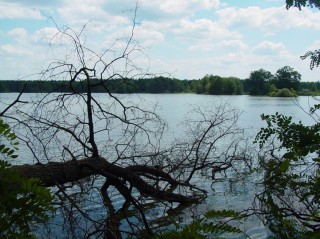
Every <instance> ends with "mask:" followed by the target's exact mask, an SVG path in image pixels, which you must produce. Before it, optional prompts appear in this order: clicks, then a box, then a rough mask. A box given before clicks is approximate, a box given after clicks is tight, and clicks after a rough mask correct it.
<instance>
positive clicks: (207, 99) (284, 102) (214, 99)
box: [0, 93, 317, 238]
mask: <svg viewBox="0 0 320 239" xmlns="http://www.w3.org/2000/svg"><path fill="white" fill-rule="evenodd" d="M16 96H17V94H12V93H8V94H1V95H0V101H1V102H3V103H10V102H12V100H14V99H15V97H16ZM33 96H35V94H24V95H23V96H22V100H29V99H30V97H33ZM117 96H118V97H119V98H122V99H123V100H124V102H126V101H127V102H131V101H132V102H138V100H141V99H143V100H144V101H145V103H146V105H149V106H150V107H152V105H154V104H158V108H157V112H158V113H159V114H160V115H161V116H162V117H163V118H164V119H165V120H166V121H167V122H168V126H169V130H168V135H170V134H171V135H175V136H177V135H178V136H182V135H181V132H182V131H183V127H182V126H181V125H180V123H181V122H182V121H183V120H184V119H185V116H186V114H187V112H188V111H189V110H190V109H191V107H192V105H206V106H208V107H210V105H213V104H216V103H219V102H221V101H222V102H227V103H228V104H229V105H230V106H231V107H233V108H237V109H239V112H241V116H240V118H239V122H238V125H239V126H240V127H242V128H245V129H246V130H247V133H248V134H249V135H252V138H253V137H254V135H255V134H256V133H257V132H258V131H259V129H260V128H261V127H263V126H265V125H264V122H262V121H261V118H260V115H261V114H274V113H276V112H279V113H282V114H286V115H291V116H293V118H294V120H296V121H300V120H301V121H302V122H303V123H305V124H312V123H314V121H313V120H312V119H311V118H310V117H309V116H308V115H307V114H306V112H304V110H305V111H308V109H309V107H310V106H313V105H314V104H315V103H317V102H316V100H315V99H313V98H312V97H307V96H302V97H301V96H300V97H298V98H295V99H293V98H272V97H252V96H247V95H242V96H210V95H196V94H138V95H135V94H133V95H117ZM0 107H1V108H0V110H3V109H4V107H5V106H4V105H3V104H0ZM166 137H170V136H166ZM21 147H22V146H21ZM20 160H22V161H24V162H25V160H28V159H27V158H26V159H20ZM211 183H212V182H211V181H210V180H209V179H208V180H204V181H203V183H202V185H201V186H202V187H204V188H205V189H207V190H208V192H209V197H208V199H207V200H206V203H205V204H202V205H200V206H198V207H196V208H193V209H191V210H198V211H199V213H200V214H201V212H202V211H205V210H208V209H212V208H214V209H224V208H236V209H243V208H247V207H249V206H250V204H251V201H252V196H253V194H252V193H251V194H250V193H248V191H247V190H248V189H246V190H243V188H239V187H237V188H235V189H233V190H231V191H230V190H229V191H228V193H227V192H226V190H225V187H226V185H225V184H224V183H216V184H215V185H214V186H213V187H212V185H211ZM244 188H246V186H244ZM249 190H250V189H249ZM243 229H244V230H245V231H247V234H248V235H249V236H251V237H252V238H267V235H268V233H267V230H266V228H264V227H263V226H262V224H261V223H259V222H257V221H255V219H253V220H252V221H250V220H248V221H246V222H245V223H244V224H243Z"/></svg>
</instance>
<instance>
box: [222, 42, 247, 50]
mask: <svg viewBox="0 0 320 239" xmlns="http://www.w3.org/2000/svg"><path fill="white" fill-rule="evenodd" d="M217 46H218V47H224V48H228V49H230V48H232V49H239V50H245V49H247V48H248V45H247V44H245V43H244V42H243V41H241V40H225V41H222V42H220V43H218V44H217Z"/></svg>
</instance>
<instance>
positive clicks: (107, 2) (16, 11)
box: [0, 0, 320, 81]
mask: <svg viewBox="0 0 320 239" xmlns="http://www.w3.org/2000/svg"><path fill="white" fill-rule="evenodd" d="M135 3H136V1H134V0H68V1H67V0H56V1H43V0H0V62H1V64H0V71H1V76H0V79H4V80H5V79H18V78H23V77H25V76H28V75H31V74H33V73H38V72H41V71H42V70H43V69H45V68H46V67H47V65H48V64H49V63H50V62H51V61H53V60H57V59H66V54H68V51H67V50H66V49H62V45H64V44H61V41H60V42H59V44H58V45H55V46H52V45H51V48H50V47H49V42H50V41H49V39H51V40H52V39H53V36H55V34H56V33H57V30H56V29H55V25H54V23H53V21H52V20H50V18H51V17H52V18H53V19H54V21H55V22H56V24H57V25H58V26H59V27H63V26H68V27H70V28H72V29H75V30H76V31H77V30H78V29H80V28H81V27H82V26H83V25H84V24H85V23H87V24H88V25H87V28H86V31H85V32H84V34H83V35H82V36H83V37H85V39H86V42H85V44H86V47H88V48H90V49H92V50H94V51H95V52H98V53H99V52H101V51H102V50H103V49H106V48H108V47H110V46H111V44H112V43H114V42H115V41H116V39H119V38H126V37H128V36H129V35H130V31H131V27H132V17H133V13H132V11H130V10H132V9H133V8H134V7H135ZM284 3H285V1H284V0H259V1H257V0H246V1H239V0H237V1H235V0H175V1H173V0H152V1H151V0H140V1H139V9H138V12H137V18H136V20H137V23H138V25H137V27H136V28H135V32H134V39H135V41H136V42H139V46H141V47H143V53H144V54H143V57H142V58H141V57H137V56H134V57H135V63H136V64H137V65H139V67H140V66H141V68H142V69H143V71H148V72H149V73H165V75H167V74H170V75H171V76H172V77H176V78H179V79H199V78H202V77H203V76H204V75H206V74H213V75H220V76H236V77H239V78H247V77H248V76H249V74H250V72H251V71H254V70H258V69H260V68H263V69H265V70H268V71H270V72H271V73H273V74H274V73H275V72H276V71H277V70H278V69H280V68H281V67H283V66H287V65H288V66H291V67H293V68H294V69H295V70H297V71H298V72H299V73H301V74H302V80H303V81H319V80H320V77H319V70H320V69H314V70H312V71H311V70H310V69H309V61H308V60H304V61H302V60H301V59H300V56H301V55H303V54H304V53H305V52H307V51H309V50H312V49H319V48H320V31H319V30H320V21H319V19H320V11H319V10H316V9H308V8H305V9H303V10H302V11H299V10H298V9H290V10H289V11H287V10H286V8H285V4H284ZM60 40H61V39H60ZM51 43H57V40H55V41H51ZM65 45H67V44H65ZM119 49H121V46H115V47H114V50H115V51H116V50H119ZM110 53H112V54H114V52H113V51H112V52H111V51H110ZM109 57H112V55H111V56H109ZM118 67H120V65H119V66H118ZM34 78H36V75H32V76H30V77H29V78H28V77H27V78H25V79H34Z"/></svg>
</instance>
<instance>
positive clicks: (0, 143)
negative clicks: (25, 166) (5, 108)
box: [0, 119, 19, 158]
mask: <svg viewBox="0 0 320 239" xmlns="http://www.w3.org/2000/svg"><path fill="white" fill-rule="evenodd" d="M16 138H17V136H16V135H15V134H14V133H13V132H12V131H11V129H10V127H9V125H8V124H6V123H5V122H3V120H2V119H0V155H2V157H5V158H16V157H18V155H16V154H14V152H15V151H16V150H18V145H19V142H18V141H17V140H16Z"/></svg>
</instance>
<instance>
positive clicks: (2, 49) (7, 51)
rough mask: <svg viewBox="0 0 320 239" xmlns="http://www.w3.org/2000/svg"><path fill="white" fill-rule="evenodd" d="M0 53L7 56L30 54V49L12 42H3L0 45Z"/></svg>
mask: <svg viewBox="0 0 320 239" xmlns="http://www.w3.org/2000/svg"><path fill="white" fill-rule="evenodd" d="M0 54H4V55H9V56H31V55H32V51H31V50H30V49H26V48H25V47H21V46H17V45H12V44H5V45H0Z"/></svg>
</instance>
